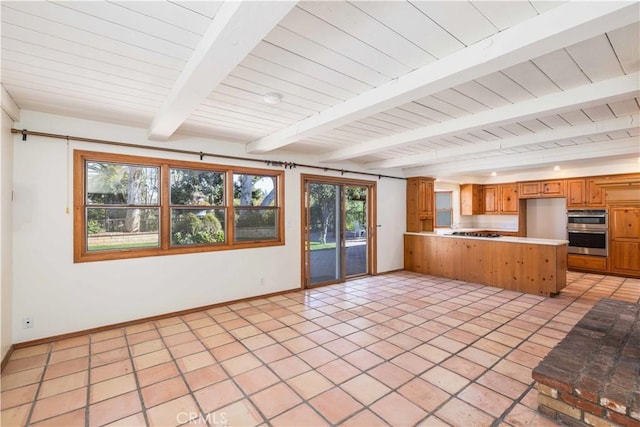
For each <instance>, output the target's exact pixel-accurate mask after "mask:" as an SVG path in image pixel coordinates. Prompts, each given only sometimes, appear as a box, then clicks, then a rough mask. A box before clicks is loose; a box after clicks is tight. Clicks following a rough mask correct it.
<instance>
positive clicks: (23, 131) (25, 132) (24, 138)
mask: <svg viewBox="0 0 640 427" xmlns="http://www.w3.org/2000/svg"><path fill="white" fill-rule="evenodd" d="M22 140H23V141H26V140H27V130H26V129H22Z"/></svg>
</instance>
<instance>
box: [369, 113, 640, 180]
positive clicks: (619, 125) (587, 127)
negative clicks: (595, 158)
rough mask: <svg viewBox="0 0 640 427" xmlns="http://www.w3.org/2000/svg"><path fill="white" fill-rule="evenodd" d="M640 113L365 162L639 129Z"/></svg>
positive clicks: (416, 162)
mask: <svg viewBox="0 0 640 427" xmlns="http://www.w3.org/2000/svg"><path fill="white" fill-rule="evenodd" d="M639 126H640V116H639V115H637V114H634V115H631V116H627V117H617V118H615V119H609V120H603V121H600V122H595V123H585V124H581V125H576V126H567V127H563V128H558V129H553V130H549V131H544V132H536V133H533V134H529V135H523V136H514V137H513V138H505V139H497V140H494V141H485V142H481V143H478V144H467V145H464V146H462V147H455V148H444V149H436V150H433V151H429V152H427V153H424V154H413V155H410V156H402V157H397V158H393V159H388V160H380V161H376V162H369V163H367V164H365V166H366V167H367V168H368V169H387V168H398V167H400V168H407V167H413V166H420V165H430V164H435V163H443V162H450V161H454V160H456V159H458V158H468V157H469V156H473V155H475V154H480V153H490V152H498V151H501V150H508V149H511V148H522V147H527V146H530V145H537V144H545V143H549V142H555V141H562V140H569V139H572V138H580V137H585V136H586V137H588V136H591V135H597V134H603V133H609V132H617V131H625V130H629V129H634V128H638V127H639Z"/></svg>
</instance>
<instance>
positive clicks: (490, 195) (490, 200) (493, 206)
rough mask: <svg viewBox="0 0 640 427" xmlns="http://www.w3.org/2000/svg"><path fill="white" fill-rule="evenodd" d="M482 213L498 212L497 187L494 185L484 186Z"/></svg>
mask: <svg viewBox="0 0 640 427" xmlns="http://www.w3.org/2000/svg"><path fill="white" fill-rule="evenodd" d="M484 213H487V214H497V213H498V187H497V186H495V185H485V186H484Z"/></svg>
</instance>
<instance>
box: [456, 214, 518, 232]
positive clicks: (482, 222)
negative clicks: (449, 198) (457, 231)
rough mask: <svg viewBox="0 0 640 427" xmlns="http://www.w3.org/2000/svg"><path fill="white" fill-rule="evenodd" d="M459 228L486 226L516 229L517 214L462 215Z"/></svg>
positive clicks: (489, 227) (499, 228)
mask: <svg viewBox="0 0 640 427" xmlns="http://www.w3.org/2000/svg"><path fill="white" fill-rule="evenodd" d="M459 226H460V228H488V229H498V230H513V231H517V230H518V215H463V216H460V222H459Z"/></svg>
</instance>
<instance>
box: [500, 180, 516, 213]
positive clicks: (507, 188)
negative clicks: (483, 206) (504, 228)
mask: <svg viewBox="0 0 640 427" xmlns="http://www.w3.org/2000/svg"><path fill="white" fill-rule="evenodd" d="M499 190H500V213H501V214H503V215H517V214H518V185H517V184H501V185H500V186H499Z"/></svg>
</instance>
